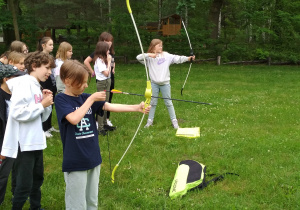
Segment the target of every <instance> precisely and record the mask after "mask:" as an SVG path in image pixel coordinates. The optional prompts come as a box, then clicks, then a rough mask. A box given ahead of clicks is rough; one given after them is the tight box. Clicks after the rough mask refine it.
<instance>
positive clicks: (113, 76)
mask: <svg viewBox="0 0 300 210" xmlns="http://www.w3.org/2000/svg"><path fill="white" fill-rule="evenodd" d="M110 79H111V84H110V90H112V89H114V88H115V75H114V74H111V78H110ZM112 97H113V93H112V92H110V95H109V100H108V102H109V103H111V99H112ZM109 116H110V112H109V111H107V119H109Z"/></svg>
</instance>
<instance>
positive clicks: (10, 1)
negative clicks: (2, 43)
mask: <svg viewBox="0 0 300 210" xmlns="http://www.w3.org/2000/svg"><path fill="white" fill-rule="evenodd" d="M8 6H9V9H10V11H11V13H12V17H13V25H14V31H15V37H16V40H19V41H20V32H19V25H18V19H17V12H16V8H17V7H18V1H17V0H8Z"/></svg>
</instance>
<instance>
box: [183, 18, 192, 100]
mask: <svg viewBox="0 0 300 210" xmlns="http://www.w3.org/2000/svg"><path fill="white" fill-rule="evenodd" d="M181 22H182V25H183V28H184V30H185V33H186V36H187V38H188V41H189V44H190V49H191V51H190V55H191V56H194V51H193V48H192V44H191V41H190V37H189V34H188V32H187V30H186V27H185V24H184V22H183V20H182V19H181ZM192 64H193V59H191V63H190V67H189V71H188V73H187V75H186V78H185V81H184V83H183V86H182V88H181V95H182V91H183V88H184V86H185V83H186V81H187V79H188V77H189V74H190V71H191V67H192Z"/></svg>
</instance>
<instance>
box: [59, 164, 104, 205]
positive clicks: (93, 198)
mask: <svg viewBox="0 0 300 210" xmlns="http://www.w3.org/2000/svg"><path fill="white" fill-rule="evenodd" d="M100 168H101V165H98V166H96V167H95V168H93V169H90V170H87V171H72V172H64V177H65V183H66V193H65V202H66V209H67V210H68V209H70V210H71V209H72V210H77V209H78V210H94V209H95V210H97V209H98V187H99V178H100Z"/></svg>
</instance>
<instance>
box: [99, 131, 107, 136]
mask: <svg viewBox="0 0 300 210" xmlns="http://www.w3.org/2000/svg"><path fill="white" fill-rule="evenodd" d="M98 135H102V136H106V135H107V133H106V131H105V130H100V131H98Z"/></svg>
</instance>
